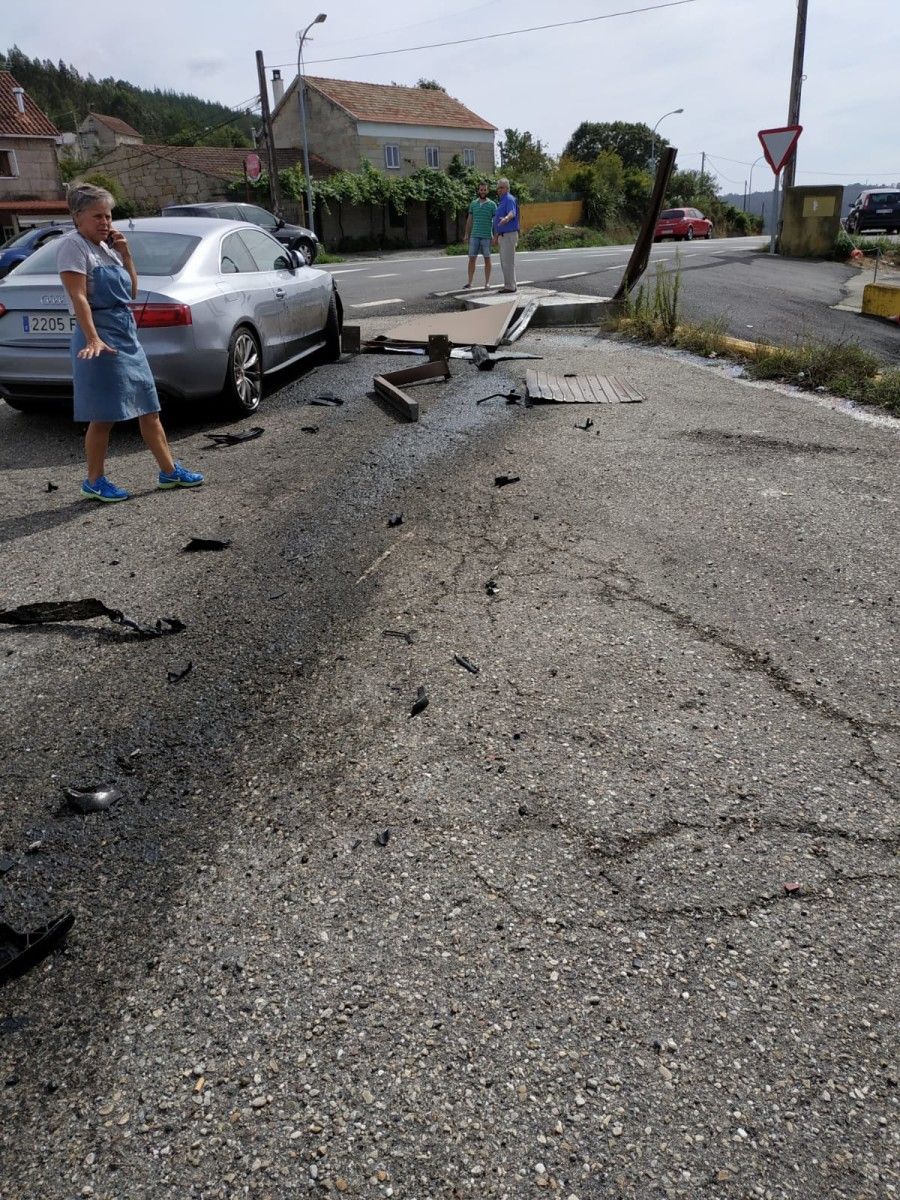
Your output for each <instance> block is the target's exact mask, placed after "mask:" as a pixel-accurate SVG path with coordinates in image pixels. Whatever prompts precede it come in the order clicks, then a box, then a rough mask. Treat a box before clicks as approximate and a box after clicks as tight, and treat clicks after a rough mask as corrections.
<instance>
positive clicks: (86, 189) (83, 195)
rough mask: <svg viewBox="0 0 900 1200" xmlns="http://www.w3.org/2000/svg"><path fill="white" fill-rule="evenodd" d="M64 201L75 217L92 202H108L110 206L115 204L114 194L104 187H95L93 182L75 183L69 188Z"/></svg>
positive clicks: (112, 206)
mask: <svg viewBox="0 0 900 1200" xmlns="http://www.w3.org/2000/svg"><path fill="white" fill-rule="evenodd" d="M66 201H67V203H68V205H69V212H70V213H71V214H72V216H73V217H77V216H78V214H79V213H82V212H84V210H85V209H86V208H90V207H91V206H92V205H94V204H108V205H109V207H110V208H115V205H116V198H115V196H113V195H112V194H111V193H110V192H108V191H107V190H106V188H102V187H96V186H95V185H94V184H93V183H76V184H75V185H74V186H72V187H70V188H69V191H68V194H67V196H66Z"/></svg>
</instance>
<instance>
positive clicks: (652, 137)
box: [650, 108, 684, 171]
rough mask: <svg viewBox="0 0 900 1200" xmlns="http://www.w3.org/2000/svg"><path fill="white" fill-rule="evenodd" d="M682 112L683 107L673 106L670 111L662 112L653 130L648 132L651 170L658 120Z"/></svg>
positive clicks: (654, 168)
mask: <svg viewBox="0 0 900 1200" xmlns="http://www.w3.org/2000/svg"><path fill="white" fill-rule="evenodd" d="M683 112H684V109H683V108H673V109H672V111H671V112H667V113H663V115H662V116H661V117H660V118H659V121H657V122H656V124H655V125H654V126H653V132H652V133H651V134H650V168H651V170H653V171H655V170H656V131H657V129H658V128H659V125H660V122H661V121H664V120H665V119H666V117H674V116H675V114H676V113H683Z"/></svg>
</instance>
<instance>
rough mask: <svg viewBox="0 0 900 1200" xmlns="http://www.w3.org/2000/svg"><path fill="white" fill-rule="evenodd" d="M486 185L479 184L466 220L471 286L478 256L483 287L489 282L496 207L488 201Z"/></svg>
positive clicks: (468, 285)
mask: <svg viewBox="0 0 900 1200" xmlns="http://www.w3.org/2000/svg"><path fill="white" fill-rule="evenodd" d="M487 193H488V185H487V184H486V183H479V185H478V195H477V196H476V197H475V199H474V200H473V201H472V203H471V204H470V205H469V215H468V217H467V218H466V241H467V242H468V243H469V282H468V283H467V284H466V287H467V288H470V287H471V286H472V280H473V279H474V278H475V263H476V261H477V259H478V255H479V254H481V255H482V256H483V258H484V286H485V287H487V286H488V284H489V283H490V282H491V233H492V230H493V225H494V213H495V212H496V211H497V205H496V204H495V203H494V201H493V200H488V194H487Z"/></svg>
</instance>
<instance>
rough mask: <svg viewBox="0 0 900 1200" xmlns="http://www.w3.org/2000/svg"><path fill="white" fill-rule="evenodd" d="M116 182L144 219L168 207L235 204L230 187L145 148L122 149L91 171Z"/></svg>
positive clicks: (104, 158)
mask: <svg viewBox="0 0 900 1200" xmlns="http://www.w3.org/2000/svg"><path fill="white" fill-rule="evenodd" d="M91 170H92V171H99V172H101V173H102V174H104V175H108V176H109V177H110V178H111V179H114V180H115V181H116V182H117V183H118V184H119V186H120V187H121V189H122V191H123V192H124V194H125V197H126V198H127V199H128V200H130V201H131V202H132V203H133V204H134V205H135V206H136V208H137V211H138V214H139V215H141V216H152V215H155V214H156V213H158V212H159V210H160V209H161V208H164V207H165V205H167V204H197V203H199V202H201V201H204V200H235V199H236V198H237V199H240V197H235V196H234V195H233V194H231V193H230V192H229V191H228V183H227V181H226V180H224V179H218V178H216V177H215V176H213V175H206V174H204V173H203V172H202V171H193V170H191V169H190V168H188V167H182V166H179V165H178V164H177V163H174V162H171V161H170V160H169V159H165V158H160V157H159V156H158V155H156V154H151V153H149V152H148V151H147V150H145V149H144V147H142V146H119V147H118V149H116V150H113V151H112V153H110V154H107V155H105V156H104V157H103V158H101V159H99V161H97V162H96V163H94V164H93V166H92V167H91Z"/></svg>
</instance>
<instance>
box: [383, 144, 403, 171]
mask: <svg viewBox="0 0 900 1200" xmlns="http://www.w3.org/2000/svg"><path fill="white" fill-rule="evenodd" d="M384 165H385V166H386V167H393V168H394V169H395V170H397V169H398V168H399V166H400V147H399V146H385V148H384Z"/></svg>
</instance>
